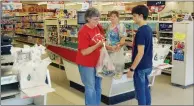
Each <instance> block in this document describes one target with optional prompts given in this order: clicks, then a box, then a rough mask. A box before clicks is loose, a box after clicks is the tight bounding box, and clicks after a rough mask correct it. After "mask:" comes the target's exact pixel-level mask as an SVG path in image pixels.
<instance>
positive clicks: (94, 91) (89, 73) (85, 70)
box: [78, 65, 102, 106]
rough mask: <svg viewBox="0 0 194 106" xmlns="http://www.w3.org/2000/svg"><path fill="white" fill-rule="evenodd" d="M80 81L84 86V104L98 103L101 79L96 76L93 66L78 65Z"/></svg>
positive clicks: (99, 100) (99, 101)
mask: <svg viewBox="0 0 194 106" xmlns="http://www.w3.org/2000/svg"><path fill="white" fill-rule="evenodd" d="M78 68H79V72H80V76H81V80H82V83H83V84H84V86H85V105H98V106H99V105H100V103H101V92H102V90H101V81H102V79H101V78H100V77H97V76H96V69H95V67H85V66H81V65H78Z"/></svg>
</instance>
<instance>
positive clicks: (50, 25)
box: [44, 18, 64, 70]
mask: <svg viewBox="0 0 194 106" xmlns="http://www.w3.org/2000/svg"><path fill="white" fill-rule="evenodd" d="M44 29H45V30H44V38H45V44H46V45H54V46H58V45H60V36H59V21H58V19H56V18H48V19H45V21H44ZM48 55H49V57H50V59H51V60H52V64H51V65H53V66H55V67H57V68H60V69H62V70H64V66H63V63H62V59H61V57H60V56H58V55H57V54H55V53H52V52H51V51H48Z"/></svg>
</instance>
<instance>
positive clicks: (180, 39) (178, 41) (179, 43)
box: [173, 32, 186, 61]
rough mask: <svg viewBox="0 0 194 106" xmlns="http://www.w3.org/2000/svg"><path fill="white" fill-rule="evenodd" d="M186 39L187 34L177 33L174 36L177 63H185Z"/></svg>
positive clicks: (174, 57)
mask: <svg viewBox="0 0 194 106" xmlns="http://www.w3.org/2000/svg"><path fill="white" fill-rule="evenodd" d="M185 38H186V34H184V33H178V32H176V33H175V34H174V51H173V52H174V54H173V59H174V60H177V61H184V57H185Z"/></svg>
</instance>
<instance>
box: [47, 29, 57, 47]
mask: <svg viewBox="0 0 194 106" xmlns="http://www.w3.org/2000/svg"><path fill="white" fill-rule="evenodd" d="M47 31H48V37H49V43H51V44H58V32H57V26H48V29H47Z"/></svg>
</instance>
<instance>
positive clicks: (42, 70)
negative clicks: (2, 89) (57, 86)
mask: <svg viewBox="0 0 194 106" xmlns="http://www.w3.org/2000/svg"><path fill="white" fill-rule="evenodd" d="M11 53H12V55H13V57H14V60H15V61H14V64H13V69H14V70H16V72H14V73H16V74H18V78H19V82H20V89H21V90H22V91H23V92H24V91H26V92H25V94H27V95H28V93H29V92H27V90H29V89H31V88H33V87H39V86H47V84H46V82H45V81H46V77H47V67H48V65H49V64H50V63H51V60H50V58H49V57H47V58H45V59H42V58H41V56H42V55H45V54H46V52H45V47H44V46H42V45H40V46H38V45H35V46H33V47H29V46H26V45H25V46H24V48H15V47H13V48H11ZM52 91H54V89H50V92H52ZM37 93H38V92H37ZM45 93H46V92H45ZM33 95H37V94H30V95H28V96H33Z"/></svg>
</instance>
